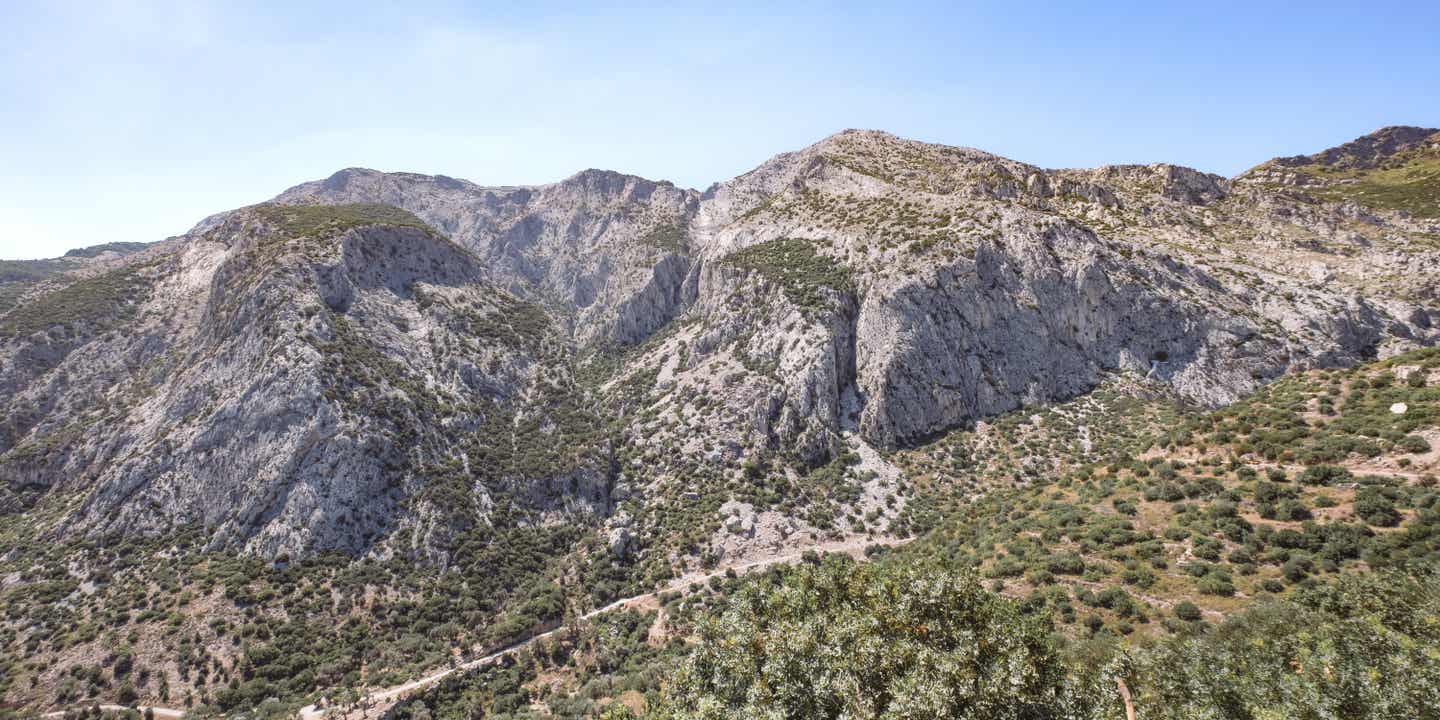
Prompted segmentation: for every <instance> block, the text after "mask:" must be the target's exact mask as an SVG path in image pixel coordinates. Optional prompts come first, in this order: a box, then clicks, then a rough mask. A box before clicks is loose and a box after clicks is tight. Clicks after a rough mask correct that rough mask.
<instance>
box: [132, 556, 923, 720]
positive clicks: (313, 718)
mask: <svg viewBox="0 0 1440 720" xmlns="http://www.w3.org/2000/svg"><path fill="white" fill-rule="evenodd" d="M911 539H912V538H904V539H899V538H868V537H856V538H850V539H846V540H836V541H831V542H822V543H815V544H813V545H809V546H805V547H799V548H792V549H790V550H788V551H787V552H784V553H781V554H777V555H771V556H766V557H763V558H759V559H755V560H750V561H747V562H740V563H736V564H734V565H730V566H727V567H721V568H716V569H714V570H697V571H694V572H690V573H686V574H684V575H681V576H680V577H678V578H675V579H674V580H671V581H670V582H669V583H667V584H666V585H665V586H664V587H661V588H659V589H656V590H652V591H650V592H647V593H642V594H640V595H635V596H633V597H628V598H624V599H621V600H616V601H615V602H612V603H610V604H609V605H606V606H604V607H601V608H597V609H595V610H591V611H589V612H587V613H585V614H584V615H581V616H580V619H582V620H588V619H590V618H593V617H595V616H597V615H601V614H603V613H607V612H612V611H614V610H619V609H622V608H628V607H635V606H640V605H645V604H647V603H652V602H655V601H657V600H658V598H659V596H660V595H661V594H662V593H669V592H676V591H678V590H683V589H684V588H687V587H689V586H690V585H691V584H692V583H704V582H706V581H708V580H709V579H710V578H713V577H720V576H722V575H725V574H726V573H728V572H730V571H732V570H733V571H734V572H735V573H736V574H741V575H743V574H747V573H749V572H752V571H754V570H758V569H761V568H767V567H770V566H771V565H780V564H785V563H791V562H796V561H799V560H800V559H801V558H802V557H804V555H805V553H807V552H815V553H843V554H845V555H849V556H851V557H854V558H857V559H863V558H864V556H865V548H866V547H869V546H871V545H881V546H886V547H893V546H897V545H904V544H905V543H907V542H910V540H911ZM561 629H563V628H555V629H552V630H546V631H545V632H542V633H537V634H535V635H531V636H530V637H527V638H525V639H523V640H518V641H516V642H514V643H511V644H509V645H506V646H505V647H503V648H501V649H499V650H496V651H495V652H492V653H490V654H489V655H486V656H484V657H480V658H476V659H474V660H470V661H468V662H464V663H461V664H459V665H454V666H452V667H449V668H446V669H444V670H437V671H435V672H433V673H430V674H429V675H425V676H424V677H420V678H416V679H415V680H411V681H409V682H407V683H403V684H400V685H395V686H393V687H388V688H382V689H379V690H374V691H372V692H370V693H367V694H366V695H364V696H363V697H361V698H360V700H359V701H358V702H356V703H354V704H353V705H350V706H348V707H349V708H350V709H352V710H353V709H355V708H357V706H358V707H359V708H364V712H363V714H364V715H366V716H368V715H370V714H371V713H375V712H376V711H377V710H381V709H383V708H385V707H387V706H389V705H391V704H393V703H395V702H396V701H399V700H400V699H402V698H403V697H404V696H406V695H408V694H410V693H411V692H414V691H416V690H423V689H425V688H428V687H430V686H431V685H434V684H435V683H437V682H440V681H441V680H444V679H445V678H447V677H449V676H451V675H454V674H456V673H463V672H465V671H467V670H473V669H475V668H477V667H480V666H482V665H488V664H490V663H493V662H495V661H497V660H499V659H501V658H503V657H505V656H506V655H510V654H512V653H514V652H516V651H518V650H520V649H522V648H525V647H528V646H529V645H532V644H534V643H536V642H538V641H540V640H544V639H545V638H548V637H550V636H552V635H554V634H555V633H557V632H560V630H561ZM339 709H341V708H336V707H327V708H322V707H318V706H315V705H307V706H305V707H303V708H301V709H300V719H301V720H318V719H319V718H322V717H325V715H326V714H327V713H329V712H331V711H333V710H339ZM157 714H158V713H157Z"/></svg>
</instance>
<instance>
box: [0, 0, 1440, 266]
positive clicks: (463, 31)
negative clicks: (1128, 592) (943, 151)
mask: <svg viewBox="0 0 1440 720" xmlns="http://www.w3.org/2000/svg"><path fill="white" fill-rule="evenodd" d="M292 5H295V6H300V5H303V6H304V7H303V8H297V7H292ZM522 5H523V6H526V7H525V9H518V8H517V6H522ZM680 5H682V4H681V3H664V4H655V5H650V6H647V5H643V4H626V5H613V6H608V7H601V6H599V5H598V4H594V3H585V4H576V5H561V4H545V3H503V4H502V3H495V4H494V5H493V6H492V5H491V4H489V3H482V2H468V3H465V2H455V3H444V2H421V1H411V2H385V3H375V4H373V5H369V4H367V3H364V2H360V1H359V0H348V1H346V2H335V3H298V2H274V3H268V2H259V1H254V2H236V3H219V2H208V1H207V0H179V1H174V2H172V1H168V0H109V1H106V0H88V1H86V2H73V3H72V2H69V1H68V0H39V1H36V2H30V1H29V0H0V258H25V257H44V256H54V255H57V254H60V253H61V252H63V251H64V250H66V249H68V248H71V247H77V246H82V245H91V244H96V243H102V242H109V241H117V240H159V239H162V238H164V237H166V236H168V235H173V234H177V233H180V232H183V231H184V230H186V229H188V228H189V227H190V226H191V225H192V224H194V223H195V222H196V221H197V220H199V219H200V218H201V217H203V216H205V215H208V214H210V213H212V212H217V211H220V210H225V209H229V208H232V207H237V206H240V205H245V204H249V203H252V202H257V201H260V200H263V199H266V198H268V197H271V196H273V195H275V194H276V193H278V192H280V191H281V190H283V189H285V188H286V187H289V186H290V185H293V184H295V183H299V182H302V181H305V180H310V179H314V178H321V177H324V176H326V175H329V174H330V173H331V172H333V171H335V170H337V169H339V168H342V167H347V166H366V167H373V168H378V169H382V170H409V171H416V172H425V173H443V174H447V175H452V176H456V177H463V178H467V179H470V180H474V181H476V182H479V183H485V184H528V183H542V182H549V181H554V180H558V179H560V178H563V177H565V176H568V175H570V174H572V173H574V172H576V171H578V170H581V169H584V168H587V167H600V168H608V169H614V170H620V171H624V172H631V173H636V174H639V175H643V176H646V177H650V178H655V179H669V180H673V181H675V182H676V183H679V184H681V185H686V186H691V187H697V188H704V187H705V186H707V185H709V184H710V183H712V182H715V181H718V180H724V179H727V178H729V177H733V176H734V175H737V174H739V173H741V172H744V171H745V170H748V169H749V168H751V167H753V166H755V165H757V164H759V163H760V162H762V161H764V160H765V159H766V158H768V157H769V156H771V155H773V154H775V153H778V152H783V151H786V150H792V149H797V148H800V147H803V146H805V145H807V144H809V143H812V142H814V141H816V140H818V139H820V138H821V137H824V136H825V135H828V134H830V133H832V132H835V131H837V130H841V129H844V128H848V127H867V128H880V129H884V130H888V131H891V132H894V133H896V134H899V135H902V136H906V137H912V138H917V139H921V140H929V141H934V142H942V143H946V144H951V145H968V146H972V147H978V148H981V149H984V150H988V151H991V152H996V153H999V154H1002V155H1005V156H1008V157H1013V158H1016V159H1018V160H1023V161H1026V162H1031V163H1035V164H1038V165H1043V166H1047V167H1074V166H1093V165H1100V164H1106V163H1131V162H1157V161H1167V162H1176V163H1181V164H1185V165H1191V166H1194V167H1198V168H1201V169H1203V170H1208V171H1211V172H1217V173H1221V174H1225V175H1231V174H1234V173H1236V172H1239V171H1241V170H1243V169H1245V168H1246V167H1249V166H1251V165H1254V164H1256V163H1258V162H1260V161H1263V160H1265V159H1267V158H1269V157H1272V156H1275V155H1291V154H1297V153H1308V152H1313V151H1316V150H1320V149H1322V148H1325V147H1329V146H1332V145H1336V144H1339V143H1340V142H1343V141H1345V140H1348V139H1350V138H1353V137H1355V136H1357V135H1361V134H1364V133H1366V132H1369V131H1371V130H1373V129H1375V128H1377V127H1381V126H1384V125H1395V124H1411V125H1428V126H1440V3H1437V2H1409V3H1386V2H1345V3H1334V4H1329V3H1323V2H1322V3H1293V4H1281V3H1273V4H1272V3H1266V2H1260V1H1254V0H1252V1H1251V2H1245V3H1235V4H1230V3H1219V2H1208V3H1171V2H1136V3H1110V4H1101V3H1089V2H1086V3H1082V2H1076V3H1069V4H1054V5H1052V4H1047V3H1044V2H1033V1H1032V2H1015V1H1013V0H1012V1H1010V2H995V3H960V2H954V3H935V4H929V5H927V4H920V3H900V2H896V3H855V4H841V3H824V4H807V3H800V2H783V3H782V2H766V3H757V4H753V5H752V4H747V3H713V2H712V3H704V4H703V6H701V5H696V6H692V9H685V8H683V7H679V6H680ZM1284 5H1293V7H1285V6H1284ZM882 6H883V7H882ZM695 7H703V8H704V9H693V8H695ZM777 8H783V9H777Z"/></svg>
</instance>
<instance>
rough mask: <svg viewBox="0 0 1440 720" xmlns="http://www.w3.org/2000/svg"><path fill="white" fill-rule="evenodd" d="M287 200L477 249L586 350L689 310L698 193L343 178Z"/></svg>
mask: <svg viewBox="0 0 1440 720" xmlns="http://www.w3.org/2000/svg"><path fill="white" fill-rule="evenodd" d="M276 201H277V202H282V203H293V204H314V203H351V202H367V203H385V204H390V205H394V206H396V207H401V208H404V209H406V210H409V211H411V212H413V213H415V214H416V215H417V216H419V217H420V218H422V219H423V220H425V221H426V222H427V223H429V224H430V225H432V226H433V227H435V228H437V229H439V230H440V231H441V232H443V233H445V234H446V235H448V236H449V237H450V238H452V239H453V240H454V241H455V242H457V243H459V244H460V245H462V246H464V247H465V248H467V249H469V250H471V251H472V252H474V253H475V254H476V255H477V256H478V257H479V258H480V259H481V260H482V261H483V263H484V264H485V266H486V267H487V268H488V269H489V271H490V272H491V273H492V277H493V278H494V279H495V281H496V282H497V283H498V284H500V285H501V286H503V287H505V288H506V289H508V290H510V291H511V292H514V293H516V294H518V295H520V296H522V297H525V298H527V299H530V300H534V301H536V302H540V303H542V304H544V305H546V306H548V307H550V308H552V309H553V310H556V311H558V314H560V315H561V316H562V317H566V318H568V325H569V329H570V331H571V332H572V333H573V335H574V337H575V339H576V340H577V342H579V343H580V344H581V345H629V344H633V343H636V342H639V341H640V340H643V339H644V338H645V337H647V336H648V335H649V334H650V333H652V332H654V331H655V330H656V329H658V328H659V327H661V326H662V325H664V324H665V323H666V322H668V321H669V320H670V319H671V318H672V317H673V316H674V314H675V312H676V311H677V310H678V309H679V308H681V307H682V306H683V304H684V301H685V300H687V298H685V297H684V296H683V291H682V286H683V282H684V279H685V275H686V273H687V272H688V270H689V255H688V252H687V241H686V233H685V228H686V226H687V225H688V224H689V221H690V218H691V216H692V215H693V214H694V213H695V210H696V208H697V207H698V202H699V194H698V193H696V192H695V191H693V190H681V189H679V188H676V187H675V186H674V185H671V184H669V183H657V182H652V181H649V180H644V179H642V178H638V177H634V176H630V175H621V174H620V173H615V172H608V171H602V170H586V171H584V172H581V173H579V174H576V175H575V176H573V177H570V178H568V179H566V180H562V181H560V182H558V183H554V184H550V185H541V186H536V187H481V186H478V185H475V184H473V183H469V182H466V181H463V180H455V179H453V178H447V177H444V176H434V177H430V176H423V175H412V174H406V173H395V174H386V173H379V172H375V171H373V170H361V169H349V170H342V171H340V172H338V173H335V174H334V175H332V176H330V177H329V178H327V179H325V180H323V181H320V182H312V183H306V184H303V185H299V186H296V187H294V188H291V189H289V190H287V191H285V192H284V193H282V194H281V195H280V196H279V197H278V198H276Z"/></svg>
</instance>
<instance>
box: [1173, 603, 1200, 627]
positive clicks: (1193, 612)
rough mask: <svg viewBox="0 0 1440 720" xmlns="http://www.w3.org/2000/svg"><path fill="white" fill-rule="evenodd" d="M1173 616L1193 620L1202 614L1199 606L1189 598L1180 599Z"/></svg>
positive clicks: (1188, 620) (1187, 620)
mask: <svg viewBox="0 0 1440 720" xmlns="http://www.w3.org/2000/svg"><path fill="white" fill-rule="evenodd" d="M1175 617H1178V618H1180V619H1181V620H1184V621H1186V622H1195V621H1196V620H1199V619H1200V618H1201V617H1204V615H1203V614H1202V613H1201V612H1200V608H1199V606H1197V605H1196V604H1195V603H1193V602H1190V601H1189V600H1185V601H1182V602H1181V603H1180V604H1178V605H1176V606H1175Z"/></svg>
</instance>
